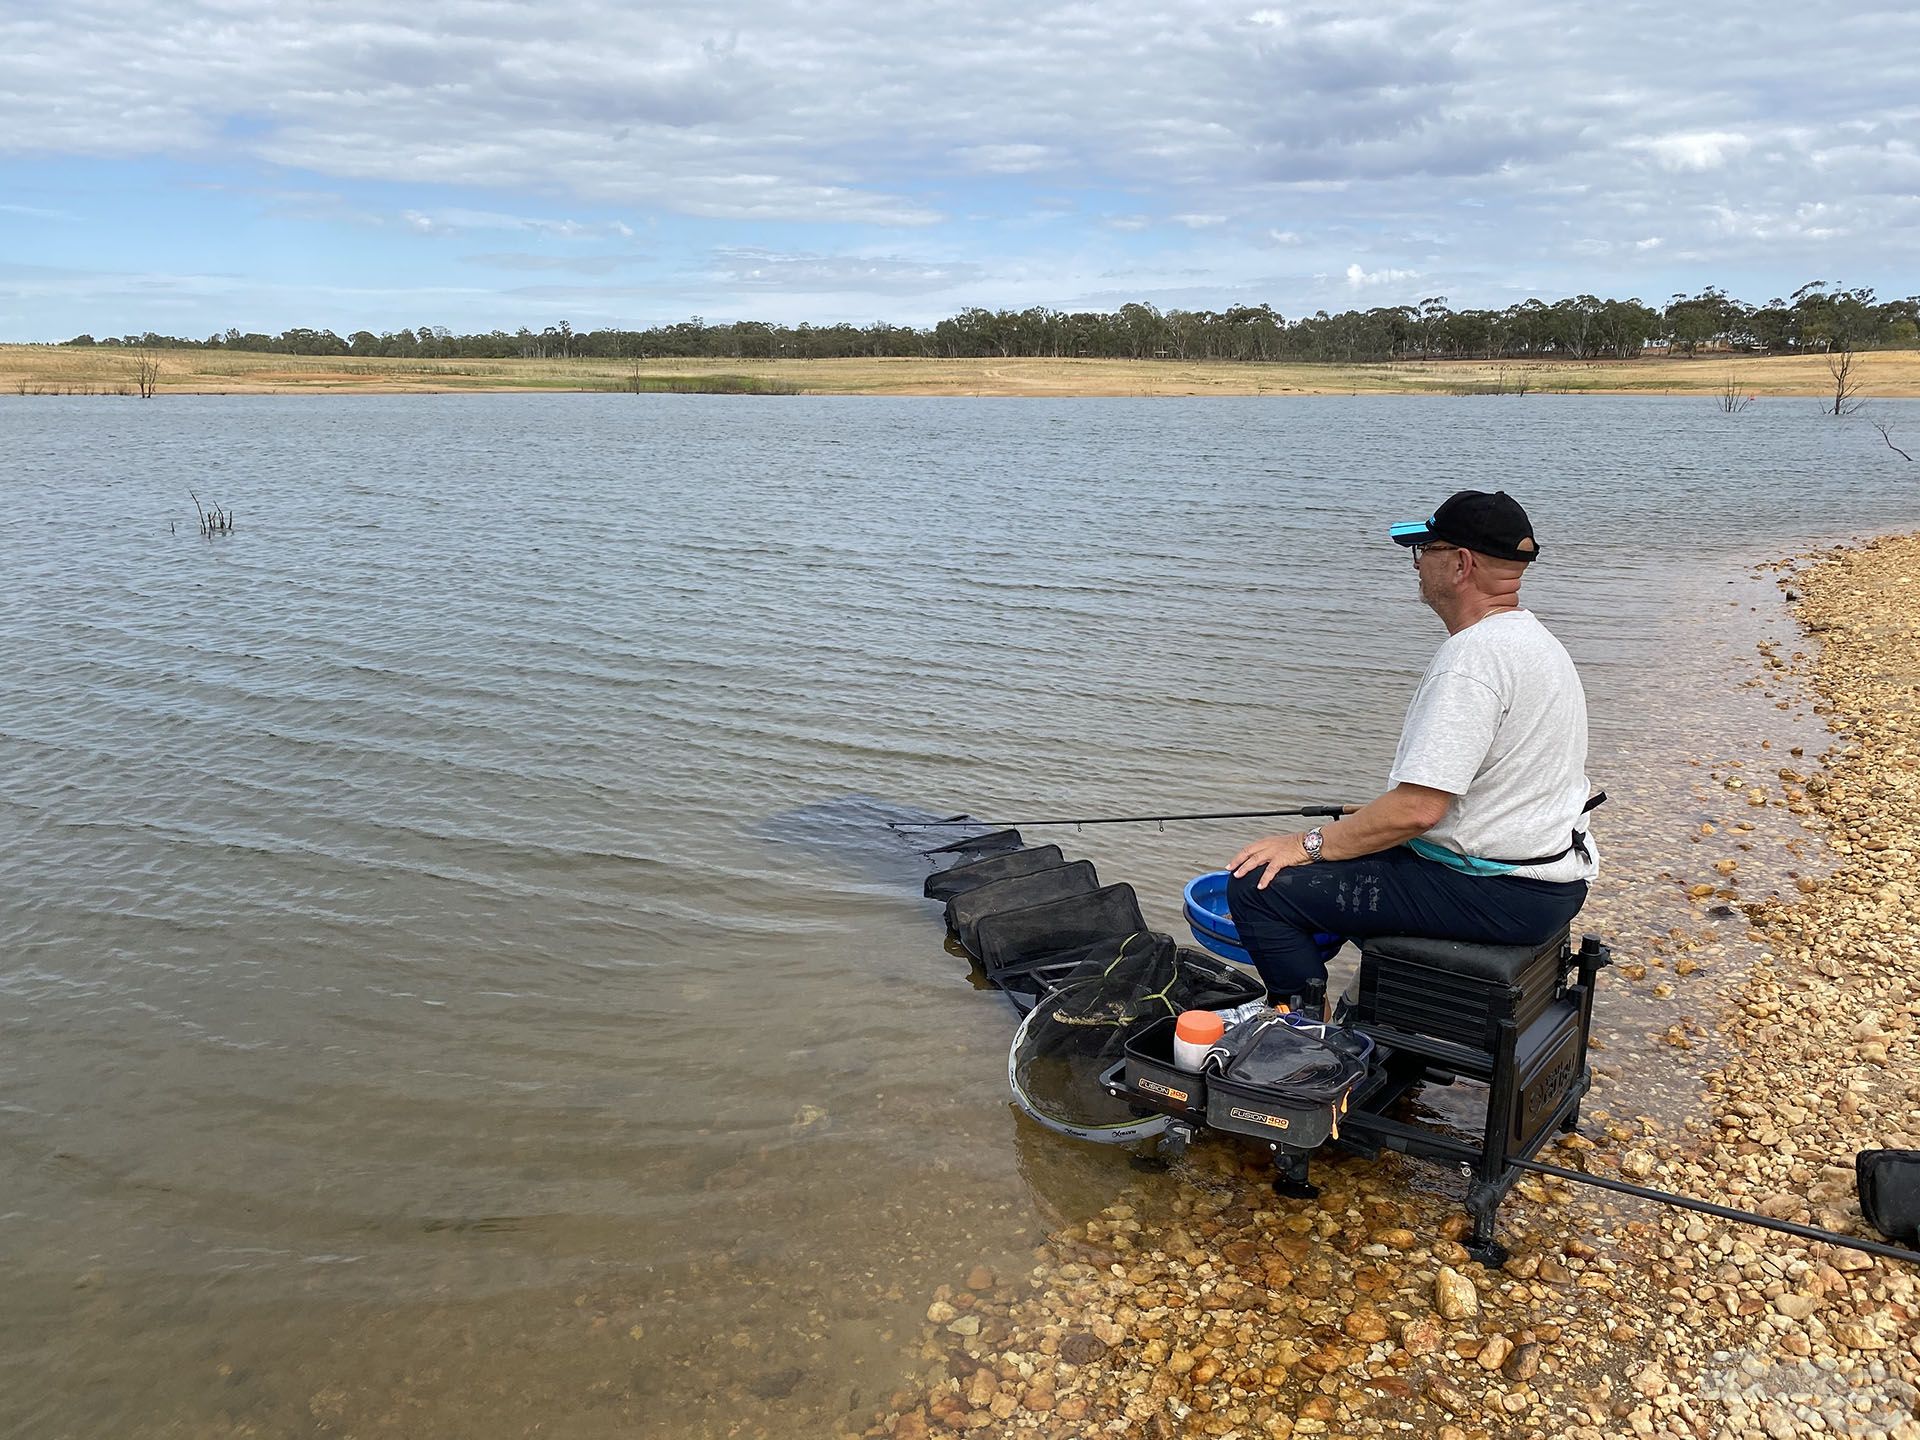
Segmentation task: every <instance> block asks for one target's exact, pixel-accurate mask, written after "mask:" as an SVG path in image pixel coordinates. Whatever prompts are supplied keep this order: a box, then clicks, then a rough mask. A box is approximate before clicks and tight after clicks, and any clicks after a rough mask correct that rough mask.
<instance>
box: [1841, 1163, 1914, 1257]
mask: <svg viewBox="0 0 1920 1440" xmlns="http://www.w3.org/2000/svg"><path fill="white" fill-rule="evenodd" d="M1853 1171H1854V1178H1855V1180H1856V1181H1857V1182H1858V1184H1859V1189H1860V1213H1861V1214H1862V1215H1864V1216H1866V1217H1867V1223H1868V1224H1870V1225H1872V1226H1873V1228H1874V1229H1876V1230H1878V1231H1879V1232H1880V1233H1881V1234H1882V1235H1884V1236H1886V1237H1887V1238H1888V1239H1889V1240H1894V1241H1898V1242H1899V1243H1900V1244H1902V1245H1920V1150H1862V1151H1861V1152H1860V1153H1859V1154H1858V1155H1856V1156H1854V1157H1853Z"/></svg>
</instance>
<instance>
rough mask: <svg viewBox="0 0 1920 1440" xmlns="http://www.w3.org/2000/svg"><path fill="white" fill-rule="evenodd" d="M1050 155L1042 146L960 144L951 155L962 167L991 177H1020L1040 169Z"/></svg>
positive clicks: (1047, 147) (1052, 153)
mask: <svg viewBox="0 0 1920 1440" xmlns="http://www.w3.org/2000/svg"><path fill="white" fill-rule="evenodd" d="M1054 155H1055V152H1054V151H1053V149H1052V148H1051V147H1049V146H1046V145H962V146H960V147H958V148H957V149H955V150H954V152H953V156H954V158H955V159H956V160H958V161H959V162H960V164H961V166H962V168H964V169H967V170H980V171H985V172H987V173H989V174H995V175H1024V174H1026V173H1028V172H1029V171H1033V170H1039V169H1042V168H1044V167H1045V166H1046V165H1047V164H1048V163H1049V162H1050V161H1052V159H1053V158H1054Z"/></svg>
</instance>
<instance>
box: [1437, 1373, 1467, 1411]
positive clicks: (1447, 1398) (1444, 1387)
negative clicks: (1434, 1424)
mask: <svg viewBox="0 0 1920 1440" xmlns="http://www.w3.org/2000/svg"><path fill="white" fill-rule="evenodd" d="M1427 1398H1428V1399H1429V1400H1431V1401H1433V1403H1434V1404H1436V1405H1438V1406H1439V1407H1440V1408H1441V1409H1442V1410H1445V1411H1446V1412H1447V1413H1448V1414H1449V1415H1465V1414H1466V1413H1468V1412H1469V1411H1470V1410H1472V1409H1473V1401H1471V1400H1469V1399H1468V1398H1467V1396H1466V1394H1465V1392H1463V1391H1460V1390H1456V1389H1454V1388H1453V1386H1451V1385H1449V1384H1447V1383H1446V1382H1445V1381H1444V1380H1441V1379H1440V1378H1439V1377H1438V1376H1433V1377H1430V1378H1429V1379H1428V1380H1427Z"/></svg>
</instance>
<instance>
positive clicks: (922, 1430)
mask: <svg viewBox="0 0 1920 1440" xmlns="http://www.w3.org/2000/svg"><path fill="white" fill-rule="evenodd" d="M893 1440H927V1417H926V1416H925V1415H923V1414H921V1413H920V1412H919V1411H918V1410H909V1411H908V1412H907V1413H906V1414H904V1415H902V1416H901V1417H900V1418H899V1419H897V1420H895V1421H894V1422H893Z"/></svg>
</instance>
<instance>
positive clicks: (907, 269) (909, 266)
mask: <svg viewBox="0 0 1920 1440" xmlns="http://www.w3.org/2000/svg"><path fill="white" fill-rule="evenodd" d="M713 273H714V277H715V278H716V279H717V280H719V281H720V282H721V283H723V284H725V285H727V286H730V287H733V288H736V289H742V290H781V291H787V292H803V293H828V294H838V293H868V294H883V295H918V294H925V293H927V292H930V291H939V290H951V289H953V288H954V287H955V286H958V285H961V284H964V283H966V282H968V281H971V280H976V279H978V278H979V277H980V275H981V273H982V271H981V269H980V267H979V266H978V265H973V264H953V263H947V264H941V263H933V262H928V261H923V260H906V259H902V258H900V257H898V256H892V255H809V254H782V253H779V252H777V251H771V250H722V251H720V252H719V253H718V254H716V255H715V256H714V270H713Z"/></svg>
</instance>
